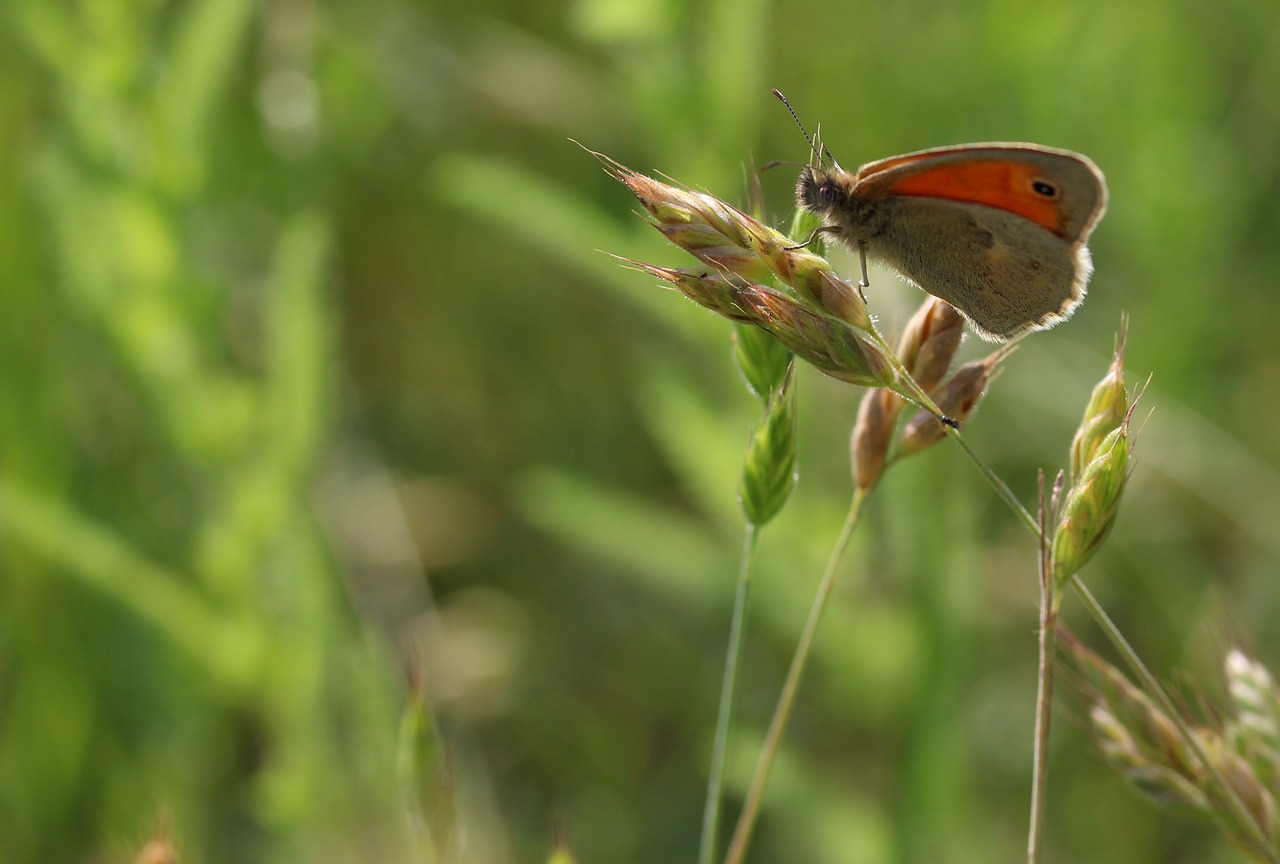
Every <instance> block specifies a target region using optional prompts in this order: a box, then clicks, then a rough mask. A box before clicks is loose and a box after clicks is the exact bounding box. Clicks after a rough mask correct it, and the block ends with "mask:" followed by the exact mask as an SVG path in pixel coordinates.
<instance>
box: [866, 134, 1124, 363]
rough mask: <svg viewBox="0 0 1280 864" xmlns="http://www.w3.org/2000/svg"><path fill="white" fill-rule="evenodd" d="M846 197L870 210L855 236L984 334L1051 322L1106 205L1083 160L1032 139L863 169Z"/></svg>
mask: <svg viewBox="0 0 1280 864" xmlns="http://www.w3.org/2000/svg"><path fill="white" fill-rule="evenodd" d="M855 190H856V195H857V197H858V198H859V199H861V200H862V201H865V202H866V203H867V205H868V206H869V208H870V209H871V210H874V211H875V213H876V218H875V220H874V221H875V224H876V230H875V232H874V233H873V234H871V236H864V237H860V238H858V239H859V240H860V241H861V242H862V243H863V245H864V246H865V248H866V250H867V252H868V254H870V255H871V256H872V257H875V258H878V259H880V260H883V261H884V262H885V263H887V264H889V265H890V266H892V267H894V268H895V269H897V270H898V271H899V272H901V273H902V274H903V275H904V276H906V277H907V278H908V279H910V280H911V281H913V282H915V283H916V284H917V285H919V286H920V287H921V288H923V289H924V290H926V291H928V292H929V293H930V294H933V295H935V296H937V297H941V298H942V299H943V300H946V301H947V302H948V303H950V304H951V305H953V306H955V307H956V308H957V309H959V310H960V311H961V312H963V313H964V314H965V315H966V317H968V318H969V320H970V321H971V322H972V323H973V325H974V327H975V329H976V330H977V331H978V332H979V333H980V334H981V335H982V336H984V337H986V338H989V339H996V340H1004V339H1009V338H1012V337H1014V336H1016V335H1018V334H1020V333H1023V332H1025V331H1027V330H1041V329H1045V328H1048V327H1052V326H1053V325H1054V324H1056V323H1058V322H1059V321H1062V320H1064V319H1065V318H1067V317H1069V316H1070V315H1071V313H1072V312H1073V311H1074V310H1075V307H1076V306H1077V305H1079V303H1080V301H1081V300H1082V299H1083V298H1084V292H1085V285H1086V283H1087V282H1088V279H1089V275H1090V273H1091V272H1092V270H1093V267H1092V263H1091V261H1090V257H1089V250H1088V249H1087V248H1086V246H1085V242H1086V241H1087V240H1088V237H1089V233H1090V232H1091V231H1092V230H1093V226H1094V225H1095V224H1097V222H1098V220H1099V219H1100V218H1101V217H1102V213H1103V211H1104V210H1105V208H1106V199H1107V190H1106V183H1105V181H1104V180H1103V178H1102V173H1101V172H1100V171H1099V170H1098V169H1097V167H1096V166H1094V164H1093V163H1092V162H1091V161H1089V160H1088V159H1087V158H1085V157H1083V156H1080V155H1078V154H1075V153H1070V152H1068V151H1065V150H1051V149H1049V148H1045V147H1040V146H1037V145H1033V144H976V145H975V144H969V145H961V146H958V147H944V148H938V149H934V150H923V151H920V152H918V153H909V154H907V155H905V156H895V157H892V158H889V159H883V160H881V161H879V162H872V163H870V164H868V165H864V166H863V167H862V168H860V169H859V170H858V173H857V175H856V185H855Z"/></svg>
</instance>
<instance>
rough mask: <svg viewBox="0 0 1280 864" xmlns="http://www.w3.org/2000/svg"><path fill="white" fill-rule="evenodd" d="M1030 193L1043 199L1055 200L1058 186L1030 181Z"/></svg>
mask: <svg viewBox="0 0 1280 864" xmlns="http://www.w3.org/2000/svg"><path fill="white" fill-rule="evenodd" d="M1031 191H1033V192H1035V193H1036V194H1037V195H1039V196H1041V197H1043V198H1057V197H1058V185H1057V184H1056V183H1050V182H1049V181H1048V180H1032V181H1031Z"/></svg>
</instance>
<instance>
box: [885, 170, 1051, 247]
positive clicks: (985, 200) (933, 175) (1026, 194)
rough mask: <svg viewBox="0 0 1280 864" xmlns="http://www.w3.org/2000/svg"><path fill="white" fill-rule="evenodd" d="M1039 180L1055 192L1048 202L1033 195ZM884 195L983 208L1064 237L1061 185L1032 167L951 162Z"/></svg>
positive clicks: (903, 181)
mask: <svg viewBox="0 0 1280 864" xmlns="http://www.w3.org/2000/svg"><path fill="white" fill-rule="evenodd" d="M878 167H879V166H877V168H878ZM877 173H879V172H878V171H877ZM1041 180H1044V181H1045V182H1049V183H1050V185H1051V186H1052V188H1053V189H1055V190H1056V194H1055V195H1054V196H1053V197H1052V198H1049V197H1046V196H1044V195H1041V194H1039V193H1037V192H1036V191H1035V189H1034V188H1033V186H1034V184H1035V183H1036V182H1037V181H1041ZM885 192H886V193H887V194H889V195H911V196H916V197H920V198H944V199H946V200H949V201H967V202H969V203H972V204H985V205H986V206H988V207H995V208H998V209H1000V210H1006V211H1008V212H1010V213H1016V214H1018V215H1019V216H1022V217H1023V218H1025V219H1030V220H1031V221H1032V222H1034V223H1036V224H1037V225H1039V226H1040V227H1042V228H1044V229H1045V230H1047V231H1052V232H1053V233H1054V234H1057V235H1058V236H1060V237H1065V236H1066V231H1065V230H1064V229H1063V222H1064V216H1063V213H1062V208H1061V207H1060V206H1059V202H1058V198H1059V197H1060V196H1061V194H1062V189H1061V185H1060V184H1058V183H1056V182H1053V181H1048V180H1047V179H1046V178H1044V175H1043V172H1041V171H1039V170H1037V168H1036V166H1034V165H1028V164H1025V163H1022V162H1010V161H985V160H984V161H973V162H959V163H957V162H952V163H950V164H947V165H939V166H938V167H936V168H929V169H926V170H924V171H920V172H917V173H911V174H908V175H906V176H905V177H902V178H900V179H898V180H895V181H894V182H893V183H891V184H889V186H888V187H887V188H886V189H885Z"/></svg>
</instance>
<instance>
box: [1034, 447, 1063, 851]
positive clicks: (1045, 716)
mask: <svg viewBox="0 0 1280 864" xmlns="http://www.w3.org/2000/svg"><path fill="white" fill-rule="evenodd" d="M1039 480H1040V508H1039V515H1040V520H1039V527H1040V531H1039V534H1040V636H1039V640H1038V642H1039V661H1038V664H1037V667H1036V728H1035V752H1034V755H1033V758H1032V769H1031V827H1030V828H1029V829H1028V831H1027V864H1039V861H1040V851H1041V848H1042V847H1043V844H1044V816H1045V804H1044V802H1045V795H1046V794H1047V793H1048V790H1049V726H1050V721H1051V718H1052V708H1053V654H1054V646H1055V645H1056V643H1057V635H1058V600H1059V597H1060V593H1059V590H1058V587H1057V585H1056V584H1055V582H1054V578H1053V560H1052V555H1051V554H1050V552H1049V541H1048V531H1047V524H1048V517H1047V516H1046V510H1045V497H1044V472H1043V471H1042V472H1040V477H1039ZM1055 503H1056V495H1055ZM1055 509H1056V508H1055ZM1055 518H1056V516H1055Z"/></svg>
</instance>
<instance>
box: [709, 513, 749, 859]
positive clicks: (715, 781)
mask: <svg viewBox="0 0 1280 864" xmlns="http://www.w3.org/2000/svg"><path fill="white" fill-rule="evenodd" d="M758 536H759V531H758V530H757V528H756V526H755V524H754V523H752V522H747V531H746V536H745V537H744V538H743V541H742V557H741V560H740V561H739V563H738V589H737V593H736V595H735V596H734V601H733V619H732V621H731V622H730V624H729V647H728V650H727V653H726V656H725V661H724V678H723V680H722V681H721V683H720V708H719V713H718V714H717V716H716V735H715V741H714V743H713V744H712V747H711V770H710V773H709V775H708V777H707V803H706V806H705V807H704V808H703V811H702V840H701V842H700V843H699V844H698V864H711V862H712V861H713V860H714V858H715V854H716V843H717V841H718V839H719V832H720V801H721V798H722V793H723V790H724V761H725V753H726V752H727V750H728V748H729V728H730V721H731V719H732V715H733V694H734V690H735V688H736V686H737V680H738V661H739V660H741V659H742V645H743V642H744V641H745V639H744V636H743V634H744V632H745V630H746V619H747V609H748V607H749V606H750V605H751V561H752V558H753V557H754V554H755V548H756V538H757V537H758Z"/></svg>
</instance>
